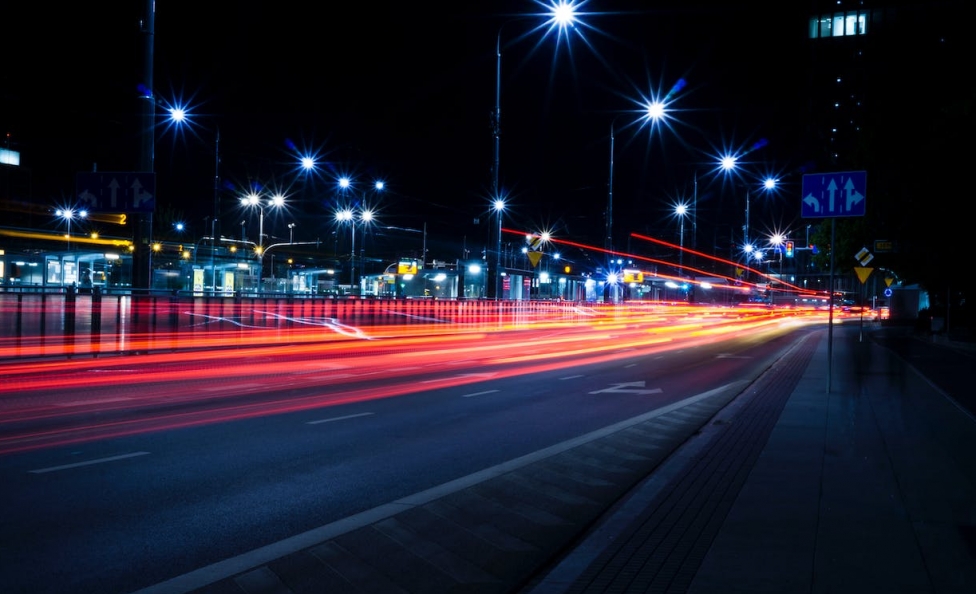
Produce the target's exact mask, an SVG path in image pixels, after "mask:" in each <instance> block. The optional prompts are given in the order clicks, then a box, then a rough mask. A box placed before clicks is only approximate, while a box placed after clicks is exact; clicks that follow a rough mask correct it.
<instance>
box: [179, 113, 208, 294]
mask: <svg viewBox="0 0 976 594" xmlns="http://www.w3.org/2000/svg"><path fill="white" fill-rule="evenodd" d="M167 111H169V121H170V122H171V123H172V125H173V126H175V127H177V128H181V127H182V126H183V125H187V126H191V127H192V126H193V125H194V122H193V121H192V119H191V118H192V114H191V113H190V112H191V108H190V107H188V106H187V105H184V104H176V103H174V104H172V105H170V106H169V108H168V109H167ZM194 134H196V132H194ZM219 223H220V128H219V127H218V128H217V129H216V131H215V134H214V176H213V217H212V218H211V219H210V278H211V281H212V286H213V292H212V294H214V295H216V294H217V241H218V240H217V231H218V225H219Z"/></svg>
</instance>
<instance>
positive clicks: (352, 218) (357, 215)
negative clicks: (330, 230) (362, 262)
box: [336, 208, 373, 287]
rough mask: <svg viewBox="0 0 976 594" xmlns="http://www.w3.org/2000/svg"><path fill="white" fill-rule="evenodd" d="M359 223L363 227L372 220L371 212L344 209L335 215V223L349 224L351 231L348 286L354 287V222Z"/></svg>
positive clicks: (367, 210)
mask: <svg viewBox="0 0 976 594" xmlns="http://www.w3.org/2000/svg"><path fill="white" fill-rule="evenodd" d="M357 220H359V221H361V222H362V223H363V224H364V225H365V224H366V223H369V222H370V221H372V220H373V211H371V210H369V209H366V210H361V211H358V212H356V211H353V210H352V209H349V208H345V209H343V210H340V211H338V212H337V213H336V221H338V222H340V223H349V225H350V227H351V229H352V248H351V250H350V254H349V266H350V272H349V286H350V287H355V286H356V285H357V284H358V283H357V279H356V221H357Z"/></svg>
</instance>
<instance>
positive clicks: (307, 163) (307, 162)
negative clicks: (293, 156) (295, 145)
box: [302, 157, 315, 171]
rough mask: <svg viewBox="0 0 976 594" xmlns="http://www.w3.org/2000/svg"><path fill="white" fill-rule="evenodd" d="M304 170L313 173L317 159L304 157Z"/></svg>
mask: <svg viewBox="0 0 976 594" xmlns="http://www.w3.org/2000/svg"><path fill="white" fill-rule="evenodd" d="M302 169H304V170H305V171H311V170H312V169H315V158H313V157H302Z"/></svg>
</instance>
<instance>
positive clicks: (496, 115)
mask: <svg viewBox="0 0 976 594" xmlns="http://www.w3.org/2000/svg"><path fill="white" fill-rule="evenodd" d="M576 7H577V5H576V3H575V2H572V1H569V2H567V1H566V0H560V1H559V2H558V3H556V4H552V5H551V6H549V22H550V23H551V28H555V29H557V30H558V32H559V34H562V33H564V32H565V31H566V29H567V28H569V27H572V26H574V24H575V22H576ZM532 16H535V15H532ZM524 18H526V17H518V18H515V19H512V20H510V21H507V22H506V23H503V24H502V26H500V27H499V28H498V34H497V36H496V38H495V110H494V111H493V112H492V115H491V136H492V140H493V146H494V151H493V154H494V158H493V160H492V166H491V199H492V201H493V203H494V204H495V211H496V212H497V213H498V240H497V242H496V248H497V250H496V258H495V271H494V277H495V282H494V289H495V294H494V295H493V297H495V298H496V299H497V298H498V297H499V295H498V289H499V286H500V280H501V245H502V241H501V236H502V228H501V224H502V218H501V210H502V209H500V208H498V206H497V204H498V202H500V201H501V202H502V208H504V202H503V201H502V194H501V188H500V187H499V170H500V160H501V133H502V128H501V122H502V105H501V103H502V29H504V28H505V25H507V24H508V23H511V22H513V21H517V20H521V19H524Z"/></svg>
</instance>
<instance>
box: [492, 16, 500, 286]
mask: <svg viewBox="0 0 976 594" xmlns="http://www.w3.org/2000/svg"><path fill="white" fill-rule="evenodd" d="M501 102H502V29H501V27H499V29H498V36H497V37H496V39H495V111H494V113H493V114H492V118H491V134H492V138H493V140H494V160H493V162H492V166H491V199H492V200H493V201H495V200H498V198H499V196H498V191H499V188H498V171H499V167H500V165H499V161H500V158H501V157H500V152H501V146H500V145H501V120H502V106H501ZM497 214H498V221H497V223H498V236H497V239H496V242H495V270H494V274H493V276H494V294H493V295H492V297H494V298H495V299H498V298H500V296H501V295H500V293H501V291H500V283H501V267H502V253H501V251H502V213H501V210H498V211H497Z"/></svg>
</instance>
